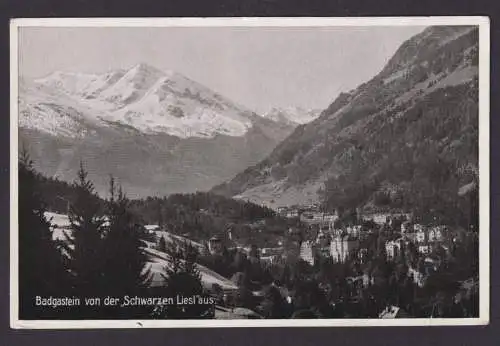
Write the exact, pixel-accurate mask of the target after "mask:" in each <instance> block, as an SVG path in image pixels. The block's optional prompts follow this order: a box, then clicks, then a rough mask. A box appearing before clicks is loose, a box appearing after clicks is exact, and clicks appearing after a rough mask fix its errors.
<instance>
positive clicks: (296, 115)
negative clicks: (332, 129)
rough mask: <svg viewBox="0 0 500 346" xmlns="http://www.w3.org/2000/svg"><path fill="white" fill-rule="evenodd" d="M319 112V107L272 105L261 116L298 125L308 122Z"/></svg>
mask: <svg viewBox="0 0 500 346" xmlns="http://www.w3.org/2000/svg"><path fill="white" fill-rule="evenodd" d="M320 113H321V110H320V109H305V108H302V107H286V108H279V107H273V108H271V109H270V110H269V111H267V112H265V113H264V114H262V117H264V118H266V119H269V120H272V121H275V122H277V123H281V124H287V125H290V126H298V125H303V124H307V123H310V122H311V121H313V120H314V119H316V118H318V117H319V115H320Z"/></svg>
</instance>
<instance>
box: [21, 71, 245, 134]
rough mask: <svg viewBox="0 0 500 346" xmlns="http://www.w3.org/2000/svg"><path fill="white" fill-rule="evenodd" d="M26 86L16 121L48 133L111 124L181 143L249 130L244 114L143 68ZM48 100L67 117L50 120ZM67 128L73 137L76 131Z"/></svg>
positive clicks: (171, 76) (180, 80)
mask: <svg viewBox="0 0 500 346" xmlns="http://www.w3.org/2000/svg"><path fill="white" fill-rule="evenodd" d="M29 84H30V85H29V86H27V87H25V88H23V90H21V99H22V102H21V104H20V112H21V113H20V115H21V118H22V119H20V121H21V122H22V123H23V125H24V126H26V127H34V128H37V129H45V130H47V131H48V132H51V133H52V132H53V131H54V128H57V127H58V126H57V125H58V124H57V123H54V121H55V122H57V121H58V120H60V122H61V126H62V127H64V128H66V129H68V126H67V125H68V124H67V123H68V122H74V121H76V122H80V121H93V122H101V124H106V123H107V122H110V121H111V122H117V123H120V124H124V125H128V126H131V127H133V128H135V129H137V130H139V131H142V132H147V133H164V134H169V135H173V136H177V137H181V138H187V137H203V138H206V137H214V136H216V135H226V136H243V135H245V133H246V132H247V131H248V129H249V128H251V127H252V126H253V123H252V120H251V119H252V117H254V115H253V114H252V112H250V111H249V110H247V109H244V108H243V107H240V106H236V105H235V104H234V103H232V102H231V101H229V100H227V99H225V98H224V97H222V96H221V95H219V94H217V93H215V92H213V91H211V90H210V89H208V88H207V87H205V86H203V85H201V84H199V83H197V82H194V81H192V80H190V79H188V78H187V77H184V76H183V75H181V74H179V73H175V72H172V71H168V72H164V71H161V70H159V69H156V68H155V67H152V66H149V65H146V64H138V65H136V66H134V67H132V68H131V69H129V70H116V71H111V72H108V73H104V74H81V73H71V72H55V73H53V74H51V75H49V76H47V77H45V78H41V79H36V80H34V81H33V82H32V83H29ZM49 99H50V100H53V101H54V100H55V101H56V102H55V103H56V104H57V110H56V112H57V111H59V110H60V108H61V107H62V108H66V109H64V113H65V114H66V115H70V116H69V117H60V118H57V117H54V116H53V115H54V109H53V105H51V104H49V105H47V104H46V103H47V102H46V101H47V100H49ZM68 109H69V110H68ZM75 111H76V113H78V114H75ZM44 113H45V114H44ZM33 114H36V115H33ZM71 115H73V116H71ZM33 117H34V118H35V119H31V118H33ZM40 117H42V118H50V119H51V120H50V121H49V123H47V124H45V126H43V125H44V124H40V123H39V122H38V121H37V119H36V118H40ZM70 118H71V119H70ZM30 120H33V121H34V123H33V124H32V126H31V124H30ZM73 125H74V124H73ZM43 127H45V128H43ZM70 127H73V128H74V129H75V133H73V135H74V136H78V135H79V133H78V131H79V127H78V126H70ZM65 133H66V134H67V135H70V133H69V132H68V131H65Z"/></svg>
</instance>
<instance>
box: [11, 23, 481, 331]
mask: <svg viewBox="0 0 500 346" xmlns="http://www.w3.org/2000/svg"><path fill="white" fill-rule="evenodd" d="M489 49H490V48H489V19H488V18H487V17H385V18H382V17H380V18H376V17H370V18H368V17H365V18H361V17H360V18H147V19H146V18H50V19H49V18H38V19H23V18H19V19H13V20H12V22H11V95H12V97H11V114H10V120H11V121H10V123H11V195H10V200H11V230H10V234H11V244H10V248H11V327H12V328H27V329H68V328H71V329H75V328H77V329H78V328H190V327H212V328H217V327H272V326H274V327H275V326H286V327H294V326H315V327H335V326H352V327H356V326H435V325H484V324H488V322H489V290H490V288H489V275H490V274H489V232H490V230H489V217H490V216H489V194H490V192H489V118H490V114H489V78H490V74H489V64H490V51H489Z"/></svg>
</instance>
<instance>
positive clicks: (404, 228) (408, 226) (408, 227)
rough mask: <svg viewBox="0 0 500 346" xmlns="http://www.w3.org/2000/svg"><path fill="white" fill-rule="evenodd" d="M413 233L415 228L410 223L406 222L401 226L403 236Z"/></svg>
mask: <svg viewBox="0 0 500 346" xmlns="http://www.w3.org/2000/svg"><path fill="white" fill-rule="evenodd" d="M411 232H413V226H412V224H411V223H410V222H409V221H405V222H403V223H402V224H401V234H406V233H411Z"/></svg>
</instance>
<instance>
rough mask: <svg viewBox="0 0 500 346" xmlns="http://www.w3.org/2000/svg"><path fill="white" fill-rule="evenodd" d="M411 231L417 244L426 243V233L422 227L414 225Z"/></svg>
mask: <svg viewBox="0 0 500 346" xmlns="http://www.w3.org/2000/svg"><path fill="white" fill-rule="evenodd" d="M413 229H414V230H415V240H416V242H417V243H425V242H427V232H426V229H425V227H424V226H423V225H420V224H415V225H413Z"/></svg>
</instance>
